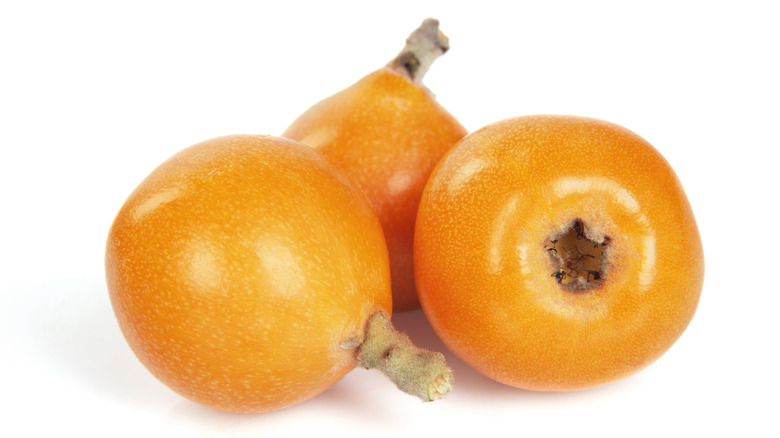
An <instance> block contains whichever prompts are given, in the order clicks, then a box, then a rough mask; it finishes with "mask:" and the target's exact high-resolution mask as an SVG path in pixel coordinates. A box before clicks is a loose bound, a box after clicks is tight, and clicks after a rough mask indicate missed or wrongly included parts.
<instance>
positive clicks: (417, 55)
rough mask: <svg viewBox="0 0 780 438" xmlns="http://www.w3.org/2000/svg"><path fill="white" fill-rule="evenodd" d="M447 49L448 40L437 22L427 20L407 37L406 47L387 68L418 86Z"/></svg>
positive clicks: (430, 19)
mask: <svg viewBox="0 0 780 438" xmlns="http://www.w3.org/2000/svg"><path fill="white" fill-rule="evenodd" d="M449 48H450V41H449V39H448V38H447V36H446V35H444V33H442V31H441V30H439V20H436V19H433V18H427V19H425V21H423V22H422V24H421V25H420V27H418V28H417V30H415V31H414V32H412V33H411V34H410V35H409V37H408V38H407V39H406V46H404V48H403V50H401V53H399V54H398V56H396V57H395V58H394V59H393V60H392V61H390V63H389V64H388V67H389V68H390V69H391V70H393V71H394V72H396V73H398V74H400V75H402V76H404V77H406V78H407V79H409V80H410V81H411V82H412V83H413V84H415V85H418V86H419V85H422V78H423V76H425V73H427V72H428V69H429V68H430V67H431V64H433V61H435V60H436V58H438V57H439V56H441V55H443V54H444V52H446V51H447V50H449Z"/></svg>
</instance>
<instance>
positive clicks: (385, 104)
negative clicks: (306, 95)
mask: <svg viewBox="0 0 780 438" xmlns="http://www.w3.org/2000/svg"><path fill="white" fill-rule="evenodd" d="M436 32H438V24H437V27H436ZM402 70H403V69H402V68H401V69H396V68H392V67H385V68H382V69H380V70H378V71H375V72H373V73H371V74H369V75H368V76H366V77H364V78H363V79H361V80H360V81H358V82H357V83H355V84H354V85H352V86H350V87H348V88H347V89H345V90H343V91H340V92H338V93H336V94H335V95H333V96H331V97H329V98H327V99H325V100H323V101H321V102H319V103H317V104H316V105H314V106H313V107H312V108H310V109H309V110H307V111H306V112H304V113H303V114H302V115H301V116H300V117H299V118H298V119H297V120H295V121H294V122H293V123H292V125H290V127H289V128H287V130H286V131H285V132H284V134H283V136H284V137H287V138H291V139H294V140H298V141H300V142H301V143H304V144H306V145H309V146H311V147H313V148H315V149H317V150H318V151H319V152H321V153H322V154H323V155H325V156H326V157H328V159H330V160H331V161H332V162H334V163H336V164H337V165H338V166H339V167H340V168H341V169H343V171H344V173H345V174H346V175H347V176H348V177H349V178H351V179H352V180H354V181H355V182H356V183H357V184H358V185H359V186H360V187H361V188H362V189H363V191H364V192H365V194H366V196H368V199H369V200H370V201H371V204H372V205H373V207H374V209H375V210H376V212H377V215H378V216H379V219H380V221H381V222H382V227H383V229H384V232H385V238H386V240H387V246H388V251H389V253H390V272H391V276H392V284H393V286H392V287H393V306H394V308H395V310H396V311H398V310H408V309H414V308H417V307H419V302H418V300H417V292H416V290H415V285H414V266H413V263H412V252H413V240H414V238H413V236H414V221H415V217H416V215H417V206H418V203H419V201H420V196H421V195H422V191H423V188H424V187H425V182H426V181H427V179H428V176H429V175H430V172H431V171H432V170H433V167H434V166H435V165H436V163H437V162H438V161H439V159H440V158H441V157H442V156H443V155H444V154H445V153H446V152H447V151H448V150H449V149H450V148H451V147H452V146H453V145H454V144H455V143H456V142H457V141H458V140H460V139H461V138H462V137H463V136H465V135H466V133H467V132H466V129H465V128H464V127H463V126H462V125H461V124H460V123H459V122H458V121H457V120H456V119H455V118H454V117H453V116H452V115H451V114H450V113H449V112H447V110H445V109H444V108H443V107H442V106H441V105H440V104H439V103H438V102H437V101H436V99H435V98H434V97H433V95H432V94H431V93H430V92H429V91H428V90H427V89H425V88H424V87H423V86H422V85H420V84H417V83H413V82H412V80H410V78H409V77H406V76H405V75H404V74H403V73H402Z"/></svg>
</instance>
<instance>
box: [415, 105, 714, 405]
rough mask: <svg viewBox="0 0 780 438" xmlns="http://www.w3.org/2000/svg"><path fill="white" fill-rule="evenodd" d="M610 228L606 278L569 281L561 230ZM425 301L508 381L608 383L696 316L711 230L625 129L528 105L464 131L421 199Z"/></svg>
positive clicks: (445, 333) (485, 370)
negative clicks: (555, 256)
mask: <svg viewBox="0 0 780 438" xmlns="http://www.w3.org/2000/svg"><path fill="white" fill-rule="evenodd" d="M577 218H579V219H581V220H582V221H583V222H584V223H585V224H587V225H588V226H591V227H592V228H593V229H599V230H600V231H601V232H603V233H604V234H606V235H607V236H609V237H610V239H611V240H610V242H609V245H608V246H607V248H608V253H607V254H608V255H606V256H605V258H606V269H605V275H604V278H603V283H602V284H601V285H600V286H598V287H596V288H594V289H589V290H586V291H576V292H575V291H572V290H567V289H565V288H563V287H562V286H561V285H560V284H558V283H557V281H556V280H555V278H553V277H552V276H551V272H552V271H553V268H552V267H551V262H550V257H549V256H548V253H547V250H546V249H545V242H546V241H547V240H548V239H549V236H551V235H552V236H554V235H555V233H557V232H560V230H562V229H565V227H567V226H568V225H569V224H571V222H572V220H574V219H577ZM415 268H416V276H417V282H418V283H417V284H418V288H419V293H420V300H421V303H422V307H423V309H424V311H425V314H426V316H427V317H428V319H429V321H430V323H431V325H432V326H433V328H434V329H435V331H436V333H438V335H439V336H440V337H441V339H442V340H443V341H444V343H445V344H446V345H447V346H448V347H449V348H450V350H451V351H453V352H454V353H455V354H456V355H457V356H458V357H459V358H460V359H461V360H463V361H464V362H465V363H467V364H468V365H470V366H471V367H473V368H474V369H476V370H477V371H479V372H480V373H482V374H484V375H486V376H488V377H490V378H492V379H494V380H497V381H499V382H503V383H506V384H508V385H512V386H516V387H520V388H526V389H532V390H547V391H563V390H576V389H582V388H588V387H592V386H596V385H600V384H603V383H606V382H609V381H612V380H615V379H618V378H621V377H624V376H627V375H629V374H631V373H634V372H636V371H638V370H639V369H641V368H643V367H645V366H646V365H648V364H650V363H651V362H652V361H654V360H655V359H657V358H658V357H659V356H661V355H662V354H663V353H664V352H665V351H666V350H667V349H668V348H669V347H670V346H671V345H672V344H673V343H674V342H675V341H676V340H677V339H678V337H679V336H680V335H681V334H682V332H683V331H684V330H685V328H686V327H687V325H688V323H689V322H690V321H691V318H692V317H693V315H694V312H695V310H696V306H697V303H698V301H699V296H700V293H701V288H702V282H703V276H704V258H703V253H702V246H701V241H700V238H699V232H698V228H697V226H696V222H695V220H694V216H693V212H692V211H691V207H690V204H689V203H688V199H687V198H686V195H685V193H684V191H683V188H682V186H681V184H680V181H679V180H678V178H677V176H676V175H675V173H674V171H673V170H672V168H671V167H670V166H669V164H668V163H667V162H666V160H665V159H664V158H663V157H662V156H661V155H660V154H659V153H658V151H656V150H655V149H654V148H653V147H652V146H651V145H650V144H649V143H647V142H646V141H644V140H643V139H642V138H640V137H639V136H637V135H636V134H634V133H632V132H630V131H628V130H627V129H625V128H622V127H620V126H617V125H614V124H611V123H608V122H604V121H600V120H594V119H588V118H582V117H572V116H529V117H520V118H515V119H509V120H504V121H501V122H498V123H495V124H492V125H489V126H487V127H485V128H483V129H481V130H479V131H477V132H475V133H473V134H470V135H469V136H467V137H466V138H465V139H463V140H462V141H461V142H460V143H459V144H458V145H457V146H456V147H455V148H454V149H453V150H452V151H451V152H450V153H449V154H448V155H447V156H446V157H445V158H444V159H443V160H442V161H441V163H440V164H439V165H438V166H437V168H436V169H435V170H434V172H433V174H432V176H431V179H430V181H429V182H428V185H427V186H426V189H425V192H424V194H423V197H422V201H421V204H420V210H419V214H418V217H417V230H416V236H415Z"/></svg>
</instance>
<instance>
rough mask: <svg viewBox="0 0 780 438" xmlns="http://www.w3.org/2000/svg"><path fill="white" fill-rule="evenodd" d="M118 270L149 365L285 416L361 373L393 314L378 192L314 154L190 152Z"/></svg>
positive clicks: (112, 243) (266, 142)
mask: <svg viewBox="0 0 780 438" xmlns="http://www.w3.org/2000/svg"><path fill="white" fill-rule="evenodd" d="M106 274H107V279H108V288H109V292H110V297H111V302H112V305H113V307H114V311H115V313H116V316H117V319H118V321H119V325H120V327H121V329H122V332H123V334H124V335H125V338H126V339H127V341H128V343H129V344H130V346H131V348H132V349H133V351H134V352H135V354H136V355H137V356H138V358H139V359H140V360H141V362H143V364H144V365H145V366H146V367H147V368H148V369H149V370H150V371H151V372H152V373H153V374H154V375H155V376H156V377H157V378H158V379H160V380H161V381H162V382H164V383H165V384H166V385H168V386H169V387H171V388H172V389H174V390H175V391H177V392H179V393H180V394H182V395H184V396H186V397H188V398H190V399H192V400H194V401H197V402H199V403H202V404H205V405H208V406H212V407H215V408H219V409H224V410H230V411H240V412H262V411H269V410H274V409H279V408H282V407H285V406H289V405H292V404H295V403H298V402H300V401H303V400H306V399H308V398H310V397H313V396H314V395H316V394H318V393H320V392H321V391H323V390H325V389H326V388H328V387H329V386H331V385H332V384H334V383H335V382H336V381H338V380H339V379H340V378H341V377H342V376H344V375H345V374H346V373H347V372H348V371H350V370H351V369H352V368H354V367H355V365H356V364H357V361H356V359H355V352H354V351H353V350H352V349H349V348H345V346H344V345H343V343H344V342H353V343H354V341H355V336H356V335H359V334H360V333H362V331H363V329H364V326H365V325H366V321H367V320H368V318H369V316H371V315H373V314H375V313H376V312H385V313H387V314H389V313H390V312H391V310H392V308H391V307H392V302H391V291H390V275H389V269H388V260H387V249H386V246H385V242H384V238H383V235H382V230H381V226H380V224H379V221H378V219H377V217H376V215H375V213H374V212H373V210H372V209H371V206H370V204H369V203H368V201H367V200H366V198H365V196H364V195H363V194H362V193H360V192H359V190H358V189H356V188H355V187H353V186H352V185H351V183H350V182H349V181H347V180H346V179H345V178H344V177H342V176H340V174H339V173H338V172H337V171H336V170H335V168H334V167H333V165H332V164H330V163H328V162H327V160H325V159H324V158H322V157H321V156H320V155H319V154H318V153H316V152H314V151H313V150H311V149H310V148H308V147H306V146H304V145H301V144H299V143H296V142H293V141H291V140H286V139H281V138H275V137H268V136H252V135H243V136H240V135H239V136H228V137H220V138H216V139H213V140H209V141H205V142H203V143H199V144H197V145H195V146H192V147H190V148H187V149H185V150H183V151H181V152H179V153H178V154H176V155H174V156H173V157H172V158H170V159H169V160H167V161H166V162H165V163H163V164H162V165H160V166H159V167H158V168H157V169H155V170H154V171H153V172H152V173H151V174H150V175H149V176H148V177H147V178H146V179H145V180H144V181H143V182H142V183H141V184H140V186H138V188H137V189H136V190H135V191H134V192H133V193H132V194H131V195H130V197H129V198H128V199H127V201H126V203H125V204H124V206H123V207H122V209H121V211H120V212H119V214H118V215H117V217H116V219H115V221H114V224H113V226H112V228H111V231H110V234H109V238H108V245H107V253H106Z"/></svg>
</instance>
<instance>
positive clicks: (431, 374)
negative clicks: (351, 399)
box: [357, 313, 452, 401]
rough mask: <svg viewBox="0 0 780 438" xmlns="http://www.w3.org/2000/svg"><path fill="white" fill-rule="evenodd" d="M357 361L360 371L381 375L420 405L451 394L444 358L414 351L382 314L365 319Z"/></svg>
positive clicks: (450, 380)
mask: <svg viewBox="0 0 780 438" xmlns="http://www.w3.org/2000/svg"><path fill="white" fill-rule="evenodd" d="M357 358H358V361H359V362H360V364H361V365H362V366H363V367H364V368H366V369H377V370H379V371H381V372H382V373H384V374H385V375H386V376H387V377H389V378H390V380H392V381H393V383H395V384H396V386H398V389H400V390H401V391H404V392H406V393H407V394H411V395H414V396H417V397H419V398H420V399H422V400H423V401H434V400H438V399H441V398H444V396H445V395H447V393H449V392H450V391H451V390H452V370H450V369H449V368H448V367H447V364H446V363H445V361H444V355H443V354H441V353H434V352H431V351H427V350H423V349H421V348H418V347H416V346H415V345H414V344H412V341H411V340H410V339H409V337H408V336H406V335H405V334H403V333H400V332H398V331H396V330H395V329H394V328H393V324H392V323H391V322H390V318H388V317H387V315H386V314H384V313H376V314H374V315H373V316H372V317H371V318H369V320H368V322H367V323H366V332H365V336H364V338H363V342H362V343H361V344H360V346H359V347H358V349H357Z"/></svg>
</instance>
